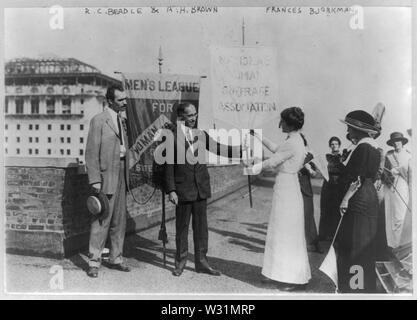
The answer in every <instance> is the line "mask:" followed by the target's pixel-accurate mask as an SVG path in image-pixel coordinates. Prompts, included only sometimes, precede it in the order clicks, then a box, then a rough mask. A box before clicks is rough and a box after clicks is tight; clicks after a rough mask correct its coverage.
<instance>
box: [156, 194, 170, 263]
mask: <svg viewBox="0 0 417 320" xmlns="http://www.w3.org/2000/svg"><path fill="white" fill-rule="evenodd" d="M161 191H162V219H161V220H162V221H161V228H160V229H159V235H158V240H161V241H162V246H163V255H164V266H165V265H166V244H167V243H168V235H167V230H166V226H165V192H164V190H161Z"/></svg>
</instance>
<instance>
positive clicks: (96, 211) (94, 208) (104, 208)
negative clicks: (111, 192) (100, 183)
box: [87, 191, 110, 221]
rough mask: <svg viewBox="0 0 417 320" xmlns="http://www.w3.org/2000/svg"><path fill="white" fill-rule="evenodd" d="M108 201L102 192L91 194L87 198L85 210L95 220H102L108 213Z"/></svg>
mask: <svg viewBox="0 0 417 320" xmlns="http://www.w3.org/2000/svg"><path fill="white" fill-rule="evenodd" d="M109 208H110V205H109V199H107V196H106V195H105V194H104V193H103V192H101V191H100V192H98V193H97V192H92V193H91V195H90V196H89V197H88V198H87V209H88V211H89V212H90V213H91V215H92V217H93V218H95V219H100V220H101V221H102V220H104V219H105V218H106V217H107V216H108V215H109V211H110V209H109Z"/></svg>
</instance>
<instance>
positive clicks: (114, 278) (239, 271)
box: [6, 178, 334, 298]
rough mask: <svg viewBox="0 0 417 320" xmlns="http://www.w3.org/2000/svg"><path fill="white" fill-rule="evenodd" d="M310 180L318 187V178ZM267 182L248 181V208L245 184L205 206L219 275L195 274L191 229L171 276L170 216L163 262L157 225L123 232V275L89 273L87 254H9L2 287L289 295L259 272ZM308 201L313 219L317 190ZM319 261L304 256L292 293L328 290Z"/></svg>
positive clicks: (36, 290) (267, 205)
mask: <svg viewBox="0 0 417 320" xmlns="http://www.w3.org/2000/svg"><path fill="white" fill-rule="evenodd" d="M315 183H316V184H317V185H316V186H315V188H316V189H317V188H318V182H315ZM272 186H273V178H262V179H261V180H258V181H257V182H256V183H255V184H254V185H253V188H252V191H253V192H252V194H253V208H250V206H249V199H248V191H247V187H245V188H241V189H239V190H237V191H235V192H233V193H232V194H229V195H227V196H225V197H223V198H222V199H220V200H217V201H215V202H213V203H211V204H210V205H209V207H208V212H207V215H208V225H209V252H208V258H209V262H210V264H211V265H212V266H213V267H214V268H216V269H218V270H219V271H220V272H221V273H222V275H221V276H219V277H216V276H210V275H205V274H198V273H196V272H195V271H194V263H193V254H192V253H193V251H194V250H193V241H192V231H191V226H190V231H189V252H190V254H189V261H188V263H187V266H186V268H185V271H184V273H183V274H182V276H181V277H174V276H172V274H171V271H172V270H173V268H174V263H173V262H174V253H175V220H170V221H168V222H167V224H166V227H167V234H168V240H169V242H168V243H167V245H166V266H164V263H163V253H162V244H161V242H160V241H158V232H159V226H157V227H154V228H150V229H148V230H145V231H142V232H140V233H136V234H133V235H130V236H127V237H126V240H125V252H124V254H125V257H126V263H127V264H128V265H129V266H130V267H131V268H132V270H131V272H129V273H123V272H120V271H117V270H112V269H109V268H106V267H105V266H102V267H101V268H100V272H99V277H98V278H89V277H87V275H86V273H85V270H86V268H87V266H88V265H87V257H86V254H85V253H81V254H77V255H75V256H72V257H70V258H68V259H64V260H54V259H48V258H42V257H31V256H22V255H12V254H7V255H6V291H7V292H8V293H31V294H33V293H41V294H57V293H61V294H73V293H80V294H100V295H101V294H122V295H124V294H128V295H132V294H134V295H139V296H142V298H149V297H151V296H154V295H155V296H156V297H157V298H161V297H163V296H161V295H170V296H172V295H178V294H179V295H180V296H185V297H188V298H196V297H200V296H201V295H215V296H219V295H220V296H222V295H227V296H226V298H230V297H231V295H237V294H238V295H250V296H253V295H259V296H261V297H262V296H266V297H270V298H273V297H274V296H276V295H278V296H279V295H282V294H285V295H288V293H283V292H280V291H279V290H278V289H277V288H276V287H275V286H274V285H273V284H270V283H267V284H265V283H264V282H263V281H262V279H263V276H262V275H261V268H262V262H263V252H264V245H265V237H266V230H267V221H268V219H269V214H270V208H271V197H272ZM314 205H315V215H316V222H318V214H319V195H318V194H317V193H316V194H315V196H314ZM324 245H325V244H324ZM327 245H328V244H327ZM323 259H324V254H319V253H312V252H310V253H309V260H310V265H311V271H312V279H311V280H310V282H309V284H308V286H307V288H306V291H304V292H299V293H293V294H306V293H307V294H312V293H333V292H334V285H333V284H332V282H331V281H330V279H329V278H327V276H325V275H324V274H323V273H321V271H319V270H318V267H319V266H320V264H321V262H322V260H323ZM180 296H179V297H180Z"/></svg>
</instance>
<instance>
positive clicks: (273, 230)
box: [262, 172, 311, 284]
mask: <svg viewBox="0 0 417 320" xmlns="http://www.w3.org/2000/svg"><path fill="white" fill-rule="evenodd" d="M262 274H263V275H264V276H266V277H268V278H270V279H273V280H276V281H280V282H286V283H293V284H305V283H307V282H308V281H309V280H310V279H311V271H310V264H309V262H308V254H307V245H306V239H305V233H304V205H303V197H302V194H301V190H300V184H299V182H298V176H297V174H296V173H295V174H290V173H283V172H279V173H278V175H277V177H276V180H275V185H274V193H273V198H272V209H271V215H270V218H269V224H268V231H267V235H266V243H265V254H264V263H263V268H262Z"/></svg>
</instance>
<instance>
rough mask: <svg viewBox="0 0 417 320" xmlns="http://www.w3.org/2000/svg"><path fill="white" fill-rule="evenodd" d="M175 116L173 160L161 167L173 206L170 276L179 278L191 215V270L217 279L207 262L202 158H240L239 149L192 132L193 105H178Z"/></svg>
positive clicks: (206, 190)
mask: <svg viewBox="0 0 417 320" xmlns="http://www.w3.org/2000/svg"><path fill="white" fill-rule="evenodd" d="M177 116H178V122H177V134H176V137H175V139H174V155H175V161H174V163H167V164H166V167H165V188H166V189H165V191H166V192H167V193H168V194H169V200H170V201H171V202H172V203H174V204H175V205H176V212H175V217H176V236H175V241H176V256H175V270H174V271H173V275H174V276H180V275H181V274H182V272H183V270H184V267H185V264H186V261H187V256H188V226H189V223H190V217H191V216H192V217H193V238H194V264H195V270H196V271H197V272H198V273H207V274H210V275H215V276H219V275H220V272H219V271H217V270H215V269H213V268H212V267H210V265H209V263H208V261H207V250H208V228H207V198H209V197H210V196H211V188H210V176H209V173H208V170H207V165H206V163H205V161H204V160H203V161H202V159H204V157H205V150H208V151H210V152H212V153H215V154H217V155H222V156H226V157H229V158H232V157H237V158H240V157H241V154H242V149H241V147H240V146H238V147H230V146H225V145H221V144H219V143H217V142H216V141H214V140H213V139H212V138H210V136H209V135H208V134H207V133H206V132H205V131H202V130H198V129H196V128H195V127H196V124H197V111H196V108H195V106H194V105H193V104H191V103H188V102H185V103H181V104H179V105H178V107H177ZM178 150H179V151H178ZM224 151H226V152H224ZM184 153H185V154H184ZM180 157H181V159H180ZM181 160H183V161H181Z"/></svg>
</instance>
